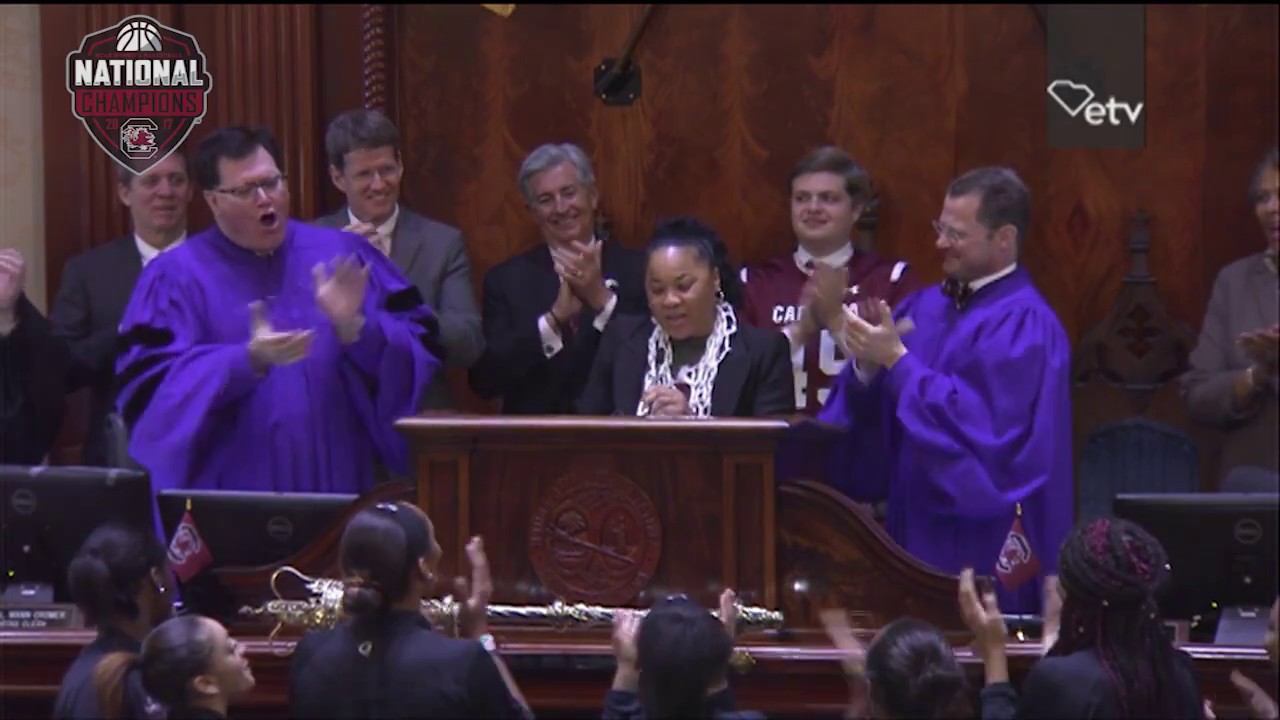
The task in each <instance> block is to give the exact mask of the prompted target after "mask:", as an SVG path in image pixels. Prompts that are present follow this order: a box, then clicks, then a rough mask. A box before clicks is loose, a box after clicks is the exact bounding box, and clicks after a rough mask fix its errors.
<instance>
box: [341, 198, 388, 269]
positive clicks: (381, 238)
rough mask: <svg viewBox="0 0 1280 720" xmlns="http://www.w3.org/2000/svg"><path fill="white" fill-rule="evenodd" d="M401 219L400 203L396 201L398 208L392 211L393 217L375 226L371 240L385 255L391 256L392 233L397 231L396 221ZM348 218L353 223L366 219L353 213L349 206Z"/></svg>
mask: <svg viewBox="0 0 1280 720" xmlns="http://www.w3.org/2000/svg"><path fill="white" fill-rule="evenodd" d="M399 219H400V203H396V209H395V210H392V211H391V217H389V218H387V221H386V222H384V223H382V224H381V225H379V226H377V227H376V228H374V231H373V236H372V237H370V238H369V242H371V243H373V246H374V247H376V248H378V249H379V250H381V251H382V254H383V255H386V256H387V257H391V238H392V233H394V232H395V231H396V221H398V220H399ZM347 220H349V221H350V224H352V225H363V224H364V221H363V220H361V219H359V218H357V217H356V216H355V215H352V214H351V208H350V207H349V206H348V207H347Z"/></svg>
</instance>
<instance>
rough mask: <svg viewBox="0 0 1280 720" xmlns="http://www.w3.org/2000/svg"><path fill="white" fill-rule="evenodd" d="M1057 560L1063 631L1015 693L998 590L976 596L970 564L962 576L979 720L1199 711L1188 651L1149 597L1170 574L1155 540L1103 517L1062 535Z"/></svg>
mask: <svg viewBox="0 0 1280 720" xmlns="http://www.w3.org/2000/svg"><path fill="white" fill-rule="evenodd" d="M1059 565H1060V584H1061V589H1060V592H1061V594H1062V618H1061V629H1060V631H1059V633H1060V634H1059V637H1058V639H1057V642H1055V643H1054V644H1053V646H1052V647H1051V648H1050V649H1049V651H1048V654H1047V656H1046V657H1045V658H1043V659H1041V660H1040V661H1039V662H1037V663H1036V665H1035V666H1034V667H1033V668H1032V669H1031V672H1030V673H1028V675H1027V677H1026V680H1024V681H1023V683H1022V688H1021V692H1017V691H1015V690H1014V688H1013V686H1012V685H1011V684H1009V682H1008V677H1009V676H1008V664H1007V662H1006V659H1005V656H1004V647H1005V630H1004V622H1003V620H1002V619H1001V617H1000V609H999V607H998V605H997V602H996V598H995V594H994V593H993V592H991V591H990V590H987V591H984V592H983V593H982V596H981V597H979V593H978V590H977V588H976V587H975V584H974V578H973V570H972V569H966V570H964V571H963V572H962V573H961V576H960V591H959V603H960V612H961V615H962V616H963V617H964V620H965V623H966V624H967V625H968V626H969V629H970V630H972V631H973V633H974V636H975V638H976V639H975V644H976V646H977V651H978V653H979V655H981V656H982V659H983V661H984V663H986V675H987V686H986V687H985V688H984V689H983V691H982V714H983V717H984V718H991V719H997V718H1015V717H1016V718H1078V717H1080V718H1082V717H1111V718H1139V717H1144V718H1145V717H1160V718H1170V719H1172V718H1200V717H1202V712H1203V709H1202V704H1201V698H1200V688H1199V684H1198V682H1197V679H1196V676H1195V672H1194V669H1193V667H1192V663H1191V657H1190V656H1189V655H1187V654H1186V653H1184V652H1181V651H1179V650H1177V649H1176V648H1175V647H1174V646H1173V642H1172V641H1171V639H1170V637H1169V635H1168V634H1167V633H1166V632H1165V629H1164V626H1163V622H1162V620H1161V618H1160V610H1159V608H1158V607H1157V605H1156V601H1155V597H1156V594H1157V593H1158V591H1159V590H1160V589H1161V587H1162V586H1163V585H1164V583H1165V582H1166V581H1167V580H1168V577H1169V574H1170V568H1169V565H1168V561H1167V560H1166V557H1165V553H1164V549H1163V548H1162V547H1161V546H1160V543H1159V542H1158V541H1157V540H1156V539H1155V538H1153V537H1151V535H1149V534H1148V533H1147V532H1146V531H1144V530H1143V529H1142V528H1140V527H1138V526H1137V525H1135V524H1133V523H1130V522H1128V521H1125V520H1118V519H1114V518H1100V519H1098V520H1095V521H1093V522H1090V523H1088V524H1085V525H1079V526H1077V527H1076V528H1075V529H1074V530H1073V531H1072V532H1071V534H1070V535H1068V536H1067V539H1066V541H1065V542H1064V543H1063V545H1062V550H1061V553H1060V556H1059Z"/></svg>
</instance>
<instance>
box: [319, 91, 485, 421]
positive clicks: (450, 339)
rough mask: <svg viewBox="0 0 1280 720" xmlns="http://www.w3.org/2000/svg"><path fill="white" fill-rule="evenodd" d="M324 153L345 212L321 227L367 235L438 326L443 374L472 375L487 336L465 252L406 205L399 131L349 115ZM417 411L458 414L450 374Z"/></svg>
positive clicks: (383, 120) (367, 113)
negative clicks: (414, 289)
mask: <svg viewBox="0 0 1280 720" xmlns="http://www.w3.org/2000/svg"><path fill="white" fill-rule="evenodd" d="M325 152H326V154H327V155H328V158H329V178H330V179H331V180H333V184H334V185H335V186H337V188H338V189H339V190H341V191H342V192H343V194H344V195H346V196H347V205H346V207H343V208H342V209H340V210H338V211H337V212H335V213H333V214H332V215H327V216H324V217H321V218H317V219H316V221H315V223H316V224H317V225H323V226H326V227H335V228H345V229H348V230H350V231H352V232H355V233H357V234H360V235H363V236H364V237H366V238H368V239H369V242H371V243H373V244H374V245H376V246H377V247H378V248H379V249H380V250H382V251H383V252H384V253H386V254H387V255H389V256H390V257H391V260H392V261H393V262H395V264H396V266H397V267H399V268H400V271H401V272H403V273H404V275H405V277H407V278H408V279H409V281H410V282H412V283H413V284H414V285H415V286H416V287H417V288H418V292H419V293H421V294H422V299H423V301H425V302H426V304H427V305H428V306H429V307H430V308H431V310H432V311H433V312H434V313H435V315H436V317H437V318H438V319H439V321H440V341H441V345H442V346H443V347H444V350H445V357H444V361H445V367H448V368H450V369H459V370H465V369H467V368H470V367H471V365H472V364H473V363H475V361H476V360H477V359H478V358H479V357H480V355H481V353H483V352H484V331H483V329H482V328H481V325H480V311H479V309H478V308H477V307H476V298H475V294H474V293H473V291H472V289H471V262H470V260H469V259H468V258H467V246H466V243H465V242H464V240H463V237H462V231H461V230H459V229H458V228H456V227H453V226H450V225H446V224H444V223H441V222H436V221H435V220H431V219H429V218H425V217H423V216H421V215H419V214H417V213H415V212H413V211H412V210H409V209H408V208H405V207H402V206H401V205H400V181H401V179H402V178H403V177H404V165H403V163H402V161H401V155H400V133H399V131H398V130H397V129H396V126H395V125H394V124H392V122H391V121H390V120H388V119H387V117H386V116H385V115H383V114H382V113H380V112H377V111H376V110H363V109H361V110H350V111H347V112H345V113H343V114H341V115H339V116H338V117H337V118H336V119H334V121H333V122H332V123H331V124H330V125H329V129H328V132H327V133H326V134H325ZM418 409H419V410H445V409H453V401H452V399H451V398H450V394H449V385H448V378H447V376H446V374H445V373H438V374H437V375H436V376H435V378H434V379H433V380H432V381H431V384H430V385H429V386H428V387H427V389H426V391H425V392H424V393H423V396H422V397H421V398H419V403H418Z"/></svg>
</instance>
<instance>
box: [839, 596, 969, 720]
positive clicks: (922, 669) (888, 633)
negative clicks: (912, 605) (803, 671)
mask: <svg viewBox="0 0 1280 720" xmlns="http://www.w3.org/2000/svg"><path fill="white" fill-rule="evenodd" d="M822 621H823V624H824V625H825V626H826V628H827V633H828V634H829V635H830V636H831V639H832V641H833V642H834V643H835V645H836V647H837V648H839V649H840V650H841V651H842V652H843V653H844V655H845V658H844V660H843V662H842V665H843V666H844V669H845V674H846V675H847V676H848V678H849V682H850V690H851V697H850V705H849V712H848V714H847V715H846V716H847V717H865V716H866V715H868V714H869V715H870V716H871V717H873V718H882V719H883V720H899V719H901V720H905V719H906V718H972V717H973V716H974V712H973V703H972V702H971V700H970V692H971V691H970V687H969V682H968V680H967V679H966V678H965V674H964V670H963V668H961V667H960V663H959V662H958V661H957V660H956V657H955V654H954V653H952V651H951V645H950V644H948V643H947V640H946V638H945V637H944V636H943V635H942V633H941V632H940V631H939V630H938V629H937V628H936V627H934V626H933V625H930V624H929V623H927V622H924V621H922V620H917V619H915V618H910V617H905V618H900V619H898V620H895V621H894V622H892V623H890V624H889V625H887V626H885V628H884V629H883V630H881V631H880V633H879V634H877V635H876V638H875V640H873V641H872V642H871V645H870V647H868V648H867V649H866V650H865V651H864V650H863V648H862V644H861V643H860V642H859V641H858V640H857V638H856V637H855V636H854V634H853V631H852V630H851V629H850V628H849V626H848V622H847V619H846V617H845V612H844V611H843V610H828V611H826V612H824V613H823V614H822Z"/></svg>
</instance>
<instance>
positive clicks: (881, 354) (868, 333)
mask: <svg viewBox="0 0 1280 720" xmlns="http://www.w3.org/2000/svg"><path fill="white" fill-rule="evenodd" d="M914 329H915V323H913V322H912V321H911V318H903V319H902V320H899V321H897V322H895V321H894V319H893V311H892V310H891V309H890V308H889V304H888V303H886V302H885V301H884V300H881V299H879V298H872V299H868V300H863V301H861V302H859V303H857V304H856V305H853V306H851V307H847V308H845V312H844V338H843V340H844V343H843V344H844V347H843V350H844V352H845V354H846V355H849V356H851V357H854V358H856V359H857V360H858V363H859V366H860V367H861V368H862V369H863V370H864V371H870V372H874V371H876V370H878V369H880V368H882V367H891V366H892V365H893V363H895V362H897V361H898V359H899V358H901V357H902V356H903V355H905V354H906V353H907V346H906V345H905V344H903V342H902V337H903V336H904V335H907V334H908V333H910V332H911V331H912V330H914Z"/></svg>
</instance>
